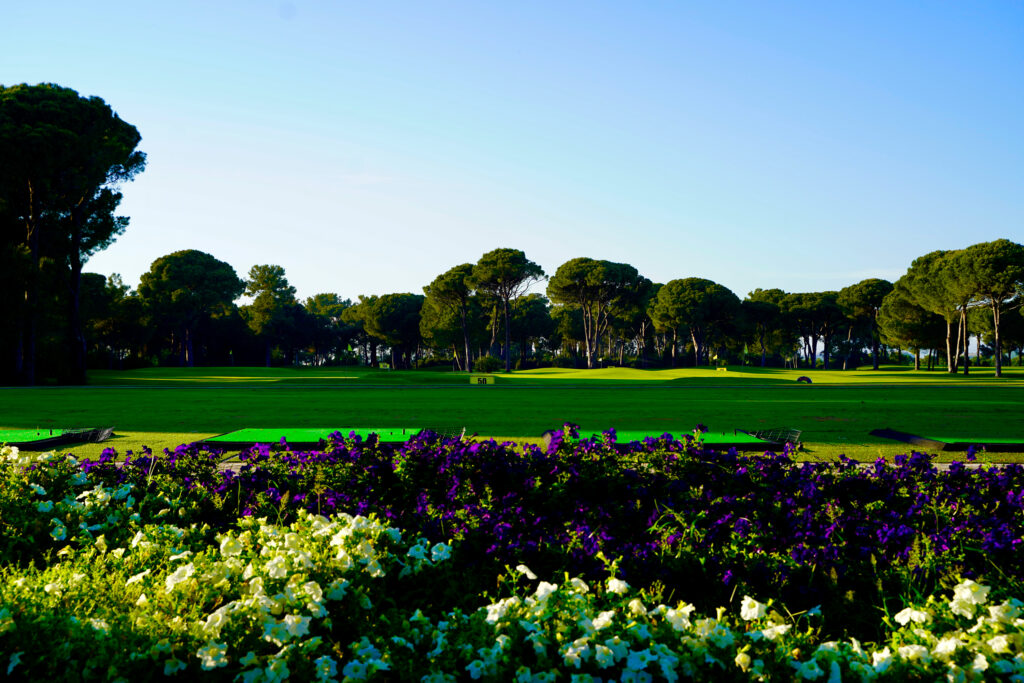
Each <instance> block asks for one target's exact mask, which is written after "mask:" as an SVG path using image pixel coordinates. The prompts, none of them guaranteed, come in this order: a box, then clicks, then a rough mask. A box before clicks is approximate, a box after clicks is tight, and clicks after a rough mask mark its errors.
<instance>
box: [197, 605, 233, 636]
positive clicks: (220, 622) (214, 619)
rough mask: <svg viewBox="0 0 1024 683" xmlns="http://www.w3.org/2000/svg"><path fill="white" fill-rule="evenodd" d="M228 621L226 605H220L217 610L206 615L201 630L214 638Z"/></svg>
mask: <svg viewBox="0 0 1024 683" xmlns="http://www.w3.org/2000/svg"><path fill="white" fill-rule="evenodd" d="M227 623H228V615H227V612H226V607H221V608H220V609H218V610H217V611H215V612H213V613H212V614H210V615H209V616H208V617H206V623H205V624H203V630H204V631H206V632H207V633H209V634H210V636H211V637H213V638H216V637H217V636H219V635H220V630H221V629H222V628H224V626H225V625H226V624H227Z"/></svg>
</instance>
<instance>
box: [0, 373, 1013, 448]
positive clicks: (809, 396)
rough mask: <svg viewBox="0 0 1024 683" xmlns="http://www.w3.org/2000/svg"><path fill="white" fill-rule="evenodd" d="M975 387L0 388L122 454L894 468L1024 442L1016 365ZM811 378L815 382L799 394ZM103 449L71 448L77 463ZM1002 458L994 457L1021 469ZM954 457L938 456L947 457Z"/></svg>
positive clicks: (701, 383)
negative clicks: (267, 452) (585, 451)
mask: <svg viewBox="0 0 1024 683" xmlns="http://www.w3.org/2000/svg"><path fill="white" fill-rule="evenodd" d="M1004 374H1005V375H1006V376H1005V377H1003V378H1001V379H996V378H994V377H992V370H991V369H988V368H980V369H972V374H971V375H970V376H968V377H963V376H962V375H956V376H948V375H946V374H945V373H943V372H937V371H936V372H924V371H921V372H914V371H913V370H911V369H907V368H897V367H887V368H884V369H883V370H881V371H879V372H873V371H871V370H856V371H847V372H842V371H808V370H781V369H766V370H762V369H760V368H730V369H729V370H728V371H726V372H720V371H716V370H715V369H713V368H697V369H692V368H691V369H678V370H660V371H643V370H633V369H626V368H609V369H602V370H563V369H557V368H547V369H543V370H532V371H525V372H516V373H512V374H510V375H504V374H499V375H498V376H497V382H496V384H493V385H486V386H478V385H471V384H470V383H469V378H468V376H466V375H465V374H458V373H452V372H451V371H449V370H446V369H433V370H420V371H404V372H403V371H383V370H372V369H369V368H331V369H327V370H320V369H309V368H273V369H267V368H193V369H188V368H182V369H178V368H153V369H146V370H138V371H127V372H93V373H92V374H91V376H90V381H91V383H90V385H88V386H84V387H36V388H14V387H11V388H2V389H0V428H5V427H9V428H23V429H36V428H44V429H48V428H49V427H61V428H72V427H81V426H89V427H106V426H114V427H115V433H116V434H117V437H116V438H114V439H112V440H111V441H109V442H107V444H106V445H110V446H112V447H114V448H116V449H117V450H118V451H119V452H122V453H123V452H124V451H125V450H127V449H132V450H138V448H140V447H141V446H142V445H148V446H150V447H152V448H156V449H161V448H164V447H173V446H176V445H178V444H180V443H183V442H188V441H195V440H199V439H202V438H205V437H209V436H214V435H217V434H222V433H225V432H229V431H232V430H234V429H240V428H244V427H253V426H275V425H289V426H295V427H309V428H313V427H322V426H323V425H373V424H390V425H422V426H425V427H429V428H434V429H441V430H444V431H456V432H457V431H459V430H460V429H461V428H462V427H465V428H466V430H467V433H468V434H472V433H477V434H481V435H495V436H497V435H502V437H503V438H517V439H519V438H523V437H525V438H529V439H531V440H533V439H536V438H537V437H539V436H540V434H541V433H542V432H543V431H544V430H547V429H551V428H557V427H559V426H560V425H561V424H562V423H563V422H566V421H569V422H575V423H577V424H580V425H582V427H583V429H584V430H587V431H595V432H596V431H602V430H604V429H607V428H608V427H615V428H616V429H617V430H619V431H620V432H626V431H645V432H656V433H661V432H665V431H668V432H672V433H675V434H679V433H680V432H683V431H689V430H690V429H692V428H693V426H694V425H696V424H697V423H698V422H700V423H703V424H706V425H708V426H710V427H711V428H712V429H713V430H716V431H732V430H733V429H737V428H739V429H746V430H757V429H764V428H769V427H792V428H796V429H800V430H802V431H803V440H804V442H805V447H806V451H805V457H807V458H808V459H812V460H813V459H824V460H832V459H835V458H837V457H838V456H839V454H841V453H843V454H846V455H849V456H850V457H855V458H857V459H861V460H872V459H874V458H876V457H879V456H881V457H891V456H892V455H895V454H898V453H905V452H908V451H909V450H910V448H911V447H910V446H909V445H908V444H902V443H896V442H892V441H889V440H886V439H880V438H876V437H872V436H869V435H868V432H869V431H871V430H872V429H876V428H882V427H890V428H892V429H897V430H900V431H904V432H910V433H912V434H918V435H921V436H936V435H943V434H956V435H958V437H970V438H977V439H987V440H1003V439H1005V440H1009V439H1022V438H1024V423H1022V421H1021V419H1020V410H1019V406H1020V405H1021V403H1022V401H1021V399H1022V398H1024V370H1022V369H1021V368H1016V367H1015V368H1009V369H1006V370H1004ZM803 375H806V376H808V377H810V378H811V379H812V382H813V383H812V384H810V385H808V384H798V383H797V382H796V378H797V377H800V376H803ZM103 447H104V444H91V445H86V446H80V447H76V448H74V449H69V450H71V451H72V452H75V453H76V454H78V455H80V456H83V457H95V456H94V455H89V454H90V453H93V452H94V451H95V455H98V454H99V452H101V451H102V448H103ZM1021 450H1022V452H1021V453H1018V454H1007V453H1000V454H998V459H999V460H1000V461H1006V462H1009V461H1024V448H1022V449H1021ZM962 457H963V456H962V455H957V454H955V453H945V454H943V455H942V456H941V459H946V460H949V459H957V458H962Z"/></svg>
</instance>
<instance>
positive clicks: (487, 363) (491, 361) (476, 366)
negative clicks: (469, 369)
mask: <svg viewBox="0 0 1024 683" xmlns="http://www.w3.org/2000/svg"><path fill="white" fill-rule="evenodd" d="M504 368H505V362H504V361H503V360H501V359H500V358H495V357H494V356H481V357H480V358H477V359H476V362H475V363H473V372H499V371H500V370H503V369H504Z"/></svg>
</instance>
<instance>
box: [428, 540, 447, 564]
mask: <svg viewBox="0 0 1024 683" xmlns="http://www.w3.org/2000/svg"><path fill="white" fill-rule="evenodd" d="M451 556H452V548H451V546H449V545H445V544H444V543H438V544H437V545H435V546H434V547H433V548H431V549H430V559H431V560H433V561H434V562H443V561H444V560H447V559H448V558H449V557H451Z"/></svg>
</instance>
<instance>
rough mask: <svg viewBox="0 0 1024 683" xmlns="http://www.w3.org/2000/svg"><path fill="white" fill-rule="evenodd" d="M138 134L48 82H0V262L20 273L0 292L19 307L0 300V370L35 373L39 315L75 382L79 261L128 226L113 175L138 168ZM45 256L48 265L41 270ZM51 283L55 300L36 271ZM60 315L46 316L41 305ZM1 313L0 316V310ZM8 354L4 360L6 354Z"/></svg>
mask: <svg viewBox="0 0 1024 683" xmlns="http://www.w3.org/2000/svg"><path fill="white" fill-rule="evenodd" d="M140 140H141V136H140V135H139V132H138V131H137V130H136V129H135V127H134V126H132V125H131V124H129V123H126V122H125V121H123V120H122V119H121V118H120V117H118V116H117V114H116V113H114V111H113V110H112V109H111V108H110V106H109V105H108V104H107V103H106V102H104V101H103V100H102V99H100V98H99V97H89V98H85V97H81V96H79V94H78V93H77V92H75V91H74V90H71V89H70V88H63V87H61V86H58V85H54V84H52V83H42V84H39V85H27V84H21V85H15V86H10V87H4V86H2V85H0V159H3V163H2V164H0V259H2V260H0V263H2V265H4V266H5V267H9V266H14V267H15V268H16V269H17V270H18V271H20V272H18V273H17V274H18V275H20V277H18V278H17V279H16V280H13V281H12V282H7V281H5V280H3V279H0V286H3V287H4V288H5V289H7V288H8V287H10V288H11V289H8V290H7V291H5V292H2V293H0V298H8V297H10V296H12V295H13V294H14V293H20V295H21V296H20V298H21V299H22V300H23V302H24V305H23V306H22V305H19V306H17V307H11V308H6V307H5V308H4V311H5V315H4V317H5V321H4V322H5V324H7V325H8V326H9V327H10V328H11V329H12V330H13V334H9V335H6V337H8V338H12V339H13V340H14V341H13V344H12V345H11V347H10V348H9V347H7V345H6V344H4V343H3V342H0V357H2V358H3V359H4V364H3V365H2V366H0V378H5V379H7V380H8V381H10V380H16V381H19V382H20V383H23V384H29V385H31V384H34V383H35V381H36V370H37V368H36V364H37V363H36V361H37V357H36V356H37V342H38V340H39V339H40V334H39V332H40V327H41V323H45V325H43V327H44V329H46V328H47V327H48V328H50V329H53V328H54V326H56V330H58V331H59V333H60V334H62V335H63V336H64V337H65V340H64V342H63V347H64V354H65V355H66V357H67V358H68V360H69V366H68V372H69V378H68V379H70V380H71V381H72V382H74V383H83V382H84V381H85V354H86V342H85V338H84V333H83V324H82V318H81V315H80V311H79V294H80V289H79V288H80V279H81V274H82V265H83V263H84V262H85V261H86V260H87V259H88V258H89V257H90V256H91V255H93V254H94V253H96V252H98V251H100V250H102V249H105V248H106V247H108V246H109V245H110V244H111V243H112V242H113V241H114V240H115V239H116V238H117V237H118V236H119V235H120V234H122V233H123V232H124V230H125V228H126V226H127V224H128V219H127V218H125V217H121V216H116V215H115V213H114V212H115V211H116V210H117V207H118V204H119V203H120V201H121V197H122V195H121V193H120V191H119V190H118V186H119V184H120V183H122V182H125V181H128V180H131V179H132V178H134V177H135V175H137V174H138V173H140V172H141V171H142V170H143V168H144V167H145V161H146V157H145V154H143V153H142V152H140V151H138V150H136V147H137V145H138V144H139V141H140ZM48 264H49V265H50V266H53V268H52V270H51V271H50V272H49V273H47V272H46V271H47V270H48V269H49V268H48ZM49 277H55V278H57V279H58V280H59V282H60V285H61V286H60V287H59V288H58V290H57V291H58V294H57V296H56V297H54V298H55V299H56V301H47V298H46V297H45V296H44V290H45V288H46V285H47V283H46V279H47V278H49ZM58 307H59V309H60V310H61V312H62V313H63V314H64V315H63V317H62V318H58V319H56V320H53V319H52V317H49V318H48V317H47V316H44V315H42V309H44V308H58ZM8 316H9V317H8ZM12 361H13V362H12Z"/></svg>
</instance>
